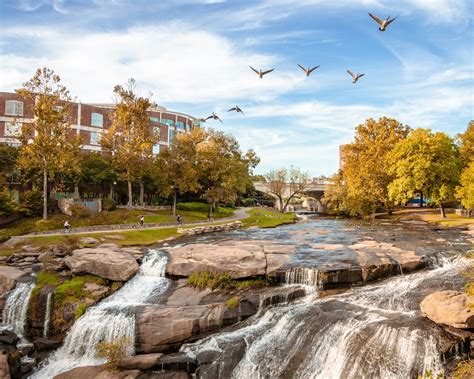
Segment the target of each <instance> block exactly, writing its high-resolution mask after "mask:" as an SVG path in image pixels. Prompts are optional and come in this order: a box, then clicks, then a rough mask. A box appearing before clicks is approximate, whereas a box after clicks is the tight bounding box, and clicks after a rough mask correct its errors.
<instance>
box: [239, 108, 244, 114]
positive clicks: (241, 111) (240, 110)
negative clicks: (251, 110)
mask: <svg viewBox="0 0 474 379" xmlns="http://www.w3.org/2000/svg"><path fill="white" fill-rule="evenodd" d="M237 112H240V113H242V114H245V113H244V111H243V110H242V109H241V108H240V107H237Z"/></svg>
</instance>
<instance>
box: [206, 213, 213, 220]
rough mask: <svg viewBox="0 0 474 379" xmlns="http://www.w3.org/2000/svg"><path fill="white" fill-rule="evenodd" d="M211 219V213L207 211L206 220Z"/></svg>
mask: <svg viewBox="0 0 474 379" xmlns="http://www.w3.org/2000/svg"><path fill="white" fill-rule="evenodd" d="M211 220H212V217H211V213H210V212H209V213H208V214H207V221H211Z"/></svg>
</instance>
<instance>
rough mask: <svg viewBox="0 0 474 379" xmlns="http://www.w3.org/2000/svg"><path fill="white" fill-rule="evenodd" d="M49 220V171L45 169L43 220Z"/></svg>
mask: <svg viewBox="0 0 474 379" xmlns="http://www.w3.org/2000/svg"><path fill="white" fill-rule="evenodd" d="M47 219H48V171H47V170H46V169H43V220H47Z"/></svg>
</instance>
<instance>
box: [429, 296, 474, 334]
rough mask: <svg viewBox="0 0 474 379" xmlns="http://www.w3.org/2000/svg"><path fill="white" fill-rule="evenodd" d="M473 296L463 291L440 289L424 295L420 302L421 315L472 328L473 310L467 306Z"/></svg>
mask: <svg viewBox="0 0 474 379" xmlns="http://www.w3.org/2000/svg"><path fill="white" fill-rule="evenodd" d="M469 304H474V298H473V297H472V296H467V295H466V294H465V293H463V292H457V291H442V292H435V293H432V294H431V295H428V296H426V297H425V298H424V299H423V301H422V302H421V303H420V309H421V312H422V314H423V316H425V317H428V318H429V319H430V320H432V321H434V322H436V323H438V324H444V325H449V326H452V327H454V328H460V329H471V328H474V311H473V310H472V309H471V308H470V307H469Z"/></svg>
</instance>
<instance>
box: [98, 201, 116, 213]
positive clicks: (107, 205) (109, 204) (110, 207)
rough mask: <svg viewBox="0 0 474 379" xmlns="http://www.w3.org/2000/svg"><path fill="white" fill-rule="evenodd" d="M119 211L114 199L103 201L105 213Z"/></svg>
mask: <svg viewBox="0 0 474 379" xmlns="http://www.w3.org/2000/svg"><path fill="white" fill-rule="evenodd" d="M116 209H117V203H116V202H115V200H113V199H102V210H103V211H115V210H116Z"/></svg>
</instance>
